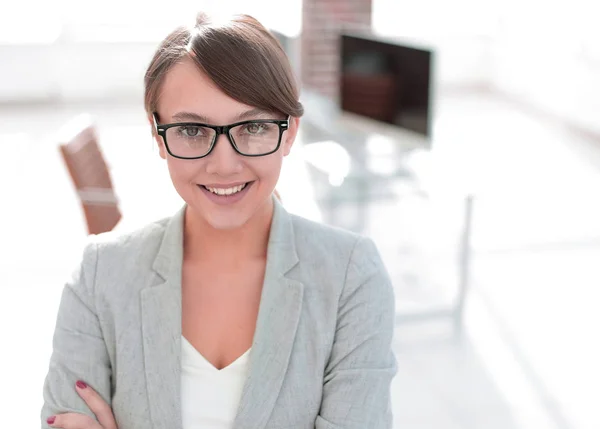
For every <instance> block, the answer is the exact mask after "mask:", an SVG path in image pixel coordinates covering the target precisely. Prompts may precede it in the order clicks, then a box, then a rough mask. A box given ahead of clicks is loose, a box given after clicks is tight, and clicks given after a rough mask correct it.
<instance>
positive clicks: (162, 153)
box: [148, 113, 167, 159]
mask: <svg viewBox="0 0 600 429" xmlns="http://www.w3.org/2000/svg"><path fill="white" fill-rule="evenodd" d="M148 122H149V123H150V128H151V129H152V138H153V139H154V141H155V142H156V144H157V145H158V154H159V155H160V157H161V158H162V159H167V150H166V148H165V142H164V141H163V138H162V137H161V136H159V135H158V133H157V132H156V123H155V122H154V115H152V114H151V113H149V114H148Z"/></svg>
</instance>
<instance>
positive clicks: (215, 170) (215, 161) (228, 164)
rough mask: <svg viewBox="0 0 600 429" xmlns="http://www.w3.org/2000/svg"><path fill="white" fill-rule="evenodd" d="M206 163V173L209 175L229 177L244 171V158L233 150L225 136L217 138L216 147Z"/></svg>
mask: <svg viewBox="0 0 600 429" xmlns="http://www.w3.org/2000/svg"><path fill="white" fill-rule="evenodd" d="M206 161H207V164H206V172H207V173H209V174H214V175H217V176H223V177H227V176H232V175H234V174H237V173H239V172H241V171H242V156H241V155H240V154H238V153H237V152H236V151H235V150H234V149H233V147H232V146H231V143H230V142H229V139H228V138H227V136H226V135H225V134H221V135H219V136H218V137H217V141H216V142H215V147H214V148H213V150H212V152H211V153H210V155H208V156H207V157H206Z"/></svg>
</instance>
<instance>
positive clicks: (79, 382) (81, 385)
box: [75, 380, 87, 389]
mask: <svg viewBox="0 0 600 429" xmlns="http://www.w3.org/2000/svg"><path fill="white" fill-rule="evenodd" d="M75 384H76V385H77V387H79V388H80V389H85V388H86V387H87V384H85V383H84V382H83V381H81V380H79V381H78V382H77V383H75Z"/></svg>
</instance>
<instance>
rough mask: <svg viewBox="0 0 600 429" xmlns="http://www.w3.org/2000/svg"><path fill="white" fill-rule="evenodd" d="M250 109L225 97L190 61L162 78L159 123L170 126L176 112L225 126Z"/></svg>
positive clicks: (250, 107) (179, 64)
mask: <svg viewBox="0 0 600 429" xmlns="http://www.w3.org/2000/svg"><path fill="white" fill-rule="evenodd" d="M251 109H253V106H248V105H246V104H244V103H240V102H239V101H237V100H235V99H233V98H231V97H229V96H228V95H227V94H225V93H224V92H223V91H222V90H221V89H219V88H218V87H217V86H216V85H215V83H214V82H213V81H212V80H211V79H210V78H209V77H208V76H207V75H206V74H205V73H203V72H202V71H201V70H200V69H199V68H198V67H197V66H196V65H195V64H194V63H193V61H192V60H191V59H189V58H186V59H184V60H182V61H181V62H179V63H177V64H176V65H174V66H173V67H172V68H171V70H169V72H168V73H167V75H166V76H165V80H164V82H163V84H162V87H161V92H160V96H159V99H158V109H157V110H158V114H159V117H160V119H161V122H170V121H172V120H173V115H175V114H176V113H178V112H193V113H196V114H197V115H199V116H203V117H206V118H207V119H209V120H210V122H211V123H214V124H224V123H228V122H229V121H230V120H231V119H232V118H235V117H237V116H239V115H240V114H242V113H243V112H246V111H248V110H251Z"/></svg>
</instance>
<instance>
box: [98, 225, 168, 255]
mask: <svg viewBox="0 0 600 429" xmlns="http://www.w3.org/2000/svg"><path fill="white" fill-rule="evenodd" d="M169 220H170V218H165V219H161V220H157V221H155V222H152V223H150V224H147V225H144V226H143V227H141V228H137V229H134V230H131V231H126V232H117V231H111V232H106V233H102V234H98V235H92V236H90V238H89V240H88V242H89V244H88V246H89V245H91V246H93V247H95V248H96V249H97V252H98V254H100V255H101V256H105V257H119V256H122V255H123V254H128V255H131V252H136V253H135V254H136V255H137V256H142V255H143V254H145V253H147V252H148V251H150V252H152V251H154V252H153V253H156V250H157V249H158V247H159V246H160V243H161V241H162V238H163V236H164V233H165V229H166V227H167V224H168V222H169ZM139 252H141V253H139Z"/></svg>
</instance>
